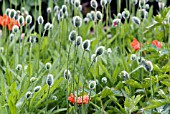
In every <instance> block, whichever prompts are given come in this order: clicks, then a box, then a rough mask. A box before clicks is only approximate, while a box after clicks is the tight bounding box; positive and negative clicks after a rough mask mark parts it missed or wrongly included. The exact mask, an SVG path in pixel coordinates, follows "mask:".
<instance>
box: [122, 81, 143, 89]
mask: <svg viewBox="0 0 170 114" xmlns="http://www.w3.org/2000/svg"><path fill="white" fill-rule="evenodd" d="M125 83H126V84H128V85H130V86H131V87H134V88H142V86H141V84H139V83H138V82H137V81H135V80H133V79H129V80H127V81H126V82H125Z"/></svg>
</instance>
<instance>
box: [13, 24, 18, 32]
mask: <svg viewBox="0 0 170 114" xmlns="http://www.w3.org/2000/svg"><path fill="white" fill-rule="evenodd" d="M18 31H19V27H18V26H17V25H14V26H13V27H12V32H14V33H17V32H18Z"/></svg>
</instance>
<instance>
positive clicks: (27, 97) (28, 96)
mask: <svg viewBox="0 0 170 114" xmlns="http://www.w3.org/2000/svg"><path fill="white" fill-rule="evenodd" d="M25 97H26V99H27V100H28V99H30V98H31V97H32V92H30V91H28V92H27V93H26V94H25Z"/></svg>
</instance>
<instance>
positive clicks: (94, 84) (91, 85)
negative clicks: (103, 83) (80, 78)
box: [89, 81, 96, 90]
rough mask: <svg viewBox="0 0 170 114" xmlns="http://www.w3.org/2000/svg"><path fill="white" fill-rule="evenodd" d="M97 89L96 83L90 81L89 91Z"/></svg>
mask: <svg viewBox="0 0 170 114" xmlns="http://www.w3.org/2000/svg"><path fill="white" fill-rule="evenodd" d="M95 88H96V81H90V82H89V89H91V90H93V89H95Z"/></svg>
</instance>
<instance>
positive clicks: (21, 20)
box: [18, 16, 24, 26]
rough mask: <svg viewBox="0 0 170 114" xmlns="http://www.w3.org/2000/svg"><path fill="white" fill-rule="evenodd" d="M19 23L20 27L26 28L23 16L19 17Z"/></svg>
mask: <svg viewBox="0 0 170 114" xmlns="http://www.w3.org/2000/svg"><path fill="white" fill-rule="evenodd" d="M18 23H19V25H20V26H24V17H23V16H18Z"/></svg>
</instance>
